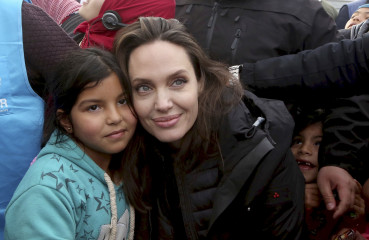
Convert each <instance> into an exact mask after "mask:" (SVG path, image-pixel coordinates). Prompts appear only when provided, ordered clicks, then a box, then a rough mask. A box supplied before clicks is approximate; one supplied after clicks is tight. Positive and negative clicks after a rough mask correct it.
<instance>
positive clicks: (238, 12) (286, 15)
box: [175, 0, 339, 65]
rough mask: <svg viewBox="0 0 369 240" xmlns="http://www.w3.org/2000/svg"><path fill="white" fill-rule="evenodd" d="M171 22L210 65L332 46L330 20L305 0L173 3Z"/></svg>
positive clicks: (181, 0) (334, 37) (316, 4)
mask: <svg viewBox="0 0 369 240" xmlns="http://www.w3.org/2000/svg"><path fill="white" fill-rule="evenodd" d="M175 15H176V18H177V19H179V20H180V21H181V22H183V23H184V24H185V25H186V27H187V29H188V31H189V32H190V33H191V34H192V35H193V36H194V37H195V38H196V39H197V41H198V42H199V44H200V45H201V46H202V47H203V48H204V49H205V50H206V51H207V52H208V53H209V55H210V57H211V58H213V59H215V60H220V61H222V62H226V63H227V64H229V65H238V64H242V63H245V62H255V61H257V60H260V59H265V58H270V57H275V56H282V55H286V54H293V53H297V52H300V51H302V50H307V49H314V48H316V47H318V46H321V45H323V44H325V43H328V42H333V41H337V40H338V38H339V34H338V32H337V30H336V25H335V22H334V20H333V19H332V18H331V17H329V16H328V14H327V13H326V12H325V10H324V9H323V7H322V5H321V3H320V2H318V1H311V0H283V2H281V1H276V0H223V1H219V0H218V1H217V0H177V1H176V14H175Z"/></svg>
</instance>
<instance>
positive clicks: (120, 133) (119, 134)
mask: <svg viewBox="0 0 369 240" xmlns="http://www.w3.org/2000/svg"><path fill="white" fill-rule="evenodd" d="M124 133H125V130H124V129H121V130H118V131H114V132H111V133H109V134H108V135H106V136H105V137H108V138H114V139H116V138H121V137H122V136H123V135H124Z"/></svg>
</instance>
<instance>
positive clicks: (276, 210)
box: [136, 92, 304, 239]
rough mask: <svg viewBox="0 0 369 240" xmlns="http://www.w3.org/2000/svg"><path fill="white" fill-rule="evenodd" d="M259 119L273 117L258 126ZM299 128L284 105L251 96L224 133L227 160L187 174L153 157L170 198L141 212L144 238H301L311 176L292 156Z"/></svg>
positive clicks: (140, 231) (140, 235)
mask: <svg viewBox="0 0 369 240" xmlns="http://www.w3.org/2000/svg"><path fill="white" fill-rule="evenodd" d="M245 103H246V104H245ZM257 117H262V118H264V119H266V120H265V121H264V122H262V123H261V124H260V125H258V126H253V124H254V123H255V122H256V120H257ZM256 125H257V124H256ZM292 128H293V121H292V118H291V116H290V114H289V113H288V111H287V109H286V108H285V106H284V104H283V102H281V101H275V100H267V99H260V98H257V97H256V96H255V95H253V94H252V93H250V92H246V97H245V101H244V103H240V104H239V105H238V107H236V108H235V109H234V110H233V111H232V112H231V113H230V114H229V116H228V118H227V120H226V121H225V122H224V124H223V125H222V128H221V130H220V132H219V143H220V149H221V156H222V158H221V159H219V158H210V159H209V160H208V161H205V162H204V163H202V164H200V165H199V166H196V168H195V169H193V170H192V171H191V172H189V173H187V174H186V175H184V176H183V175H181V174H178V173H177V172H175V171H174V172H175V173H174V174H173V168H172V167H170V162H172V161H173V160H172V159H166V158H165V157H163V156H162V157H161V158H155V157H153V158H152V161H156V162H155V163H154V165H161V166H162V169H163V170H162V171H160V172H159V173H157V176H158V178H160V177H161V178H163V179H165V181H163V182H162V183H163V184H162V185H160V186H161V188H162V189H163V193H159V194H158V193H157V194H156V196H157V198H155V199H152V201H153V203H155V204H154V207H153V210H152V211H150V212H149V213H147V214H140V213H138V212H137V215H138V216H137V221H136V230H137V231H136V239H299V237H300V234H301V228H302V223H303V214H304V213H303V211H304V178H303V176H302V174H301V172H300V170H299V168H298V166H297V164H296V161H295V160H294V158H293V155H292V153H291V151H290V141H291V138H292ZM160 159H161V160H160ZM161 195H167V197H166V198H161V197H160V196H161ZM178 196H179V197H178ZM164 199H165V200H164ZM166 201H168V202H170V204H167V203H166ZM176 205H178V207H173V206H176ZM157 236H159V237H157Z"/></svg>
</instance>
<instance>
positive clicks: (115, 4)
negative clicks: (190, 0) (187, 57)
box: [74, 0, 175, 51]
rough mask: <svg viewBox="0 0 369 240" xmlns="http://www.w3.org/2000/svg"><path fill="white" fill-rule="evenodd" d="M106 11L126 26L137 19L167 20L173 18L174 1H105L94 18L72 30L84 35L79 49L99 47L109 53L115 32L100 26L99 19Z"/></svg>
mask: <svg viewBox="0 0 369 240" xmlns="http://www.w3.org/2000/svg"><path fill="white" fill-rule="evenodd" d="M107 10H114V11H116V12H117V13H119V15H120V17H121V18H122V23H126V24H129V23H133V22H135V21H136V20H137V19H138V18H139V17H149V16H155V17H163V18H167V19H169V18H174V13H175V0H105V2H104V3H103V5H102V6H101V9H100V12H99V15H98V16H97V17H96V18H94V19H92V20H90V21H84V22H83V23H81V24H80V25H78V26H77V28H76V29H75V30H74V32H82V33H85V37H84V38H83V40H82V42H81V44H80V46H81V48H88V47H91V46H99V47H103V48H104V49H107V50H109V51H111V49H112V48H113V42H114V37H115V34H116V33H117V30H108V29H106V28H105V27H104V25H103V24H102V21H101V18H102V16H103V15H104V13H105V11H107Z"/></svg>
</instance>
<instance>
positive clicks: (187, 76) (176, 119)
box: [128, 40, 201, 145]
mask: <svg viewBox="0 0 369 240" xmlns="http://www.w3.org/2000/svg"><path fill="white" fill-rule="evenodd" d="M128 70H129V77H130V79H131V84H132V88H133V105H134V107H135V110H136V113H137V115H138V118H139V120H140V122H141V124H142V126H143V127H144V128H145V129H146V131H148V132H149V133H150V134H152V135H153V136H155V137H156V138H157V139H158V140H159V141H161V142H167V143H172V144H174V145H176V144H178V143H179V142H178V141H179V140H181V139H182V138H183V136H184V135H185V134H186V133H187V132H188V131H189V130H190V129H191V127H192V126H193V125H194V123H195V121H196V118H197V115H198V96H199V93H200V91H201V86H200V84H199V82H198V81H197V78H196V76H195V72H194V68H193V66H192V64H191V62H190V59H189V57H188V55H187V53H186V51H185V50H184V49H183V48H182V47H180V46H178V45H175V44H172V43H169V42H166V41H160V40H159V41H155V42H152V43H148V44H144V45H142V46H140V47H138V48H136V49H135V50H133V51H132V53H131V56H130V60H129V64H128Z"/></svg>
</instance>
